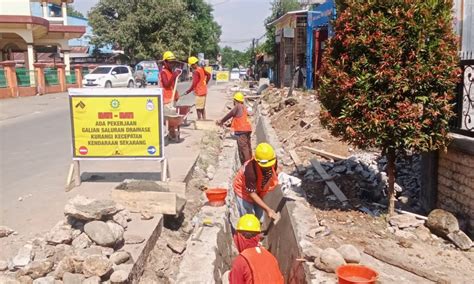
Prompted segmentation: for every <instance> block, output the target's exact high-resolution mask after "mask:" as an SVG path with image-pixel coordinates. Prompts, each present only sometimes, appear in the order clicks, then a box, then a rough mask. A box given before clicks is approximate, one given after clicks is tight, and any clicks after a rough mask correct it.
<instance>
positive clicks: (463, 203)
mask: <svg viewBox="0 0 474 284" xmlns="http://www.w3.org/2000/svg"><path fill="white" fill-rule="evenodd" d="M454 136H455V137H454V140H453V142H452V143H451V145H450V146H449V148H448V151H447V152H446V153H444V152H442V151H441V152H440V153H439V159H438V177H437V181H438V188H437V193H438V198H437V204H436V205H437V207H438V208H442V209H445V210H447V211H449V212H452V213H454V214H455V215H456V216H457V217H459V218H461V219H464V220H466V221H467V224H466V225H467V228H466V229H467V233H468V234H469V235H470V236H474V138H467V137H463V136H460V135H454Z"/></svg>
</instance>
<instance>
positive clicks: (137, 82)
mask: <svg viewBox="0 0 474 284" xmlns="http://www.w3.org/2000/svg"><path fill="white" fill-rule="evenodd" d="M135 87H136V88H146V81H143V80H135Z"/></svg>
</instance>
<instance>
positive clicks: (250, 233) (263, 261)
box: [229, 214, 284, 284]
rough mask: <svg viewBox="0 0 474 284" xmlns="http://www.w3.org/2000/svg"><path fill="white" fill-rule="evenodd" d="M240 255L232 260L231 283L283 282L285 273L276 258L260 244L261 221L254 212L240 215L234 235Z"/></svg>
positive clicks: (278, 283) (263, 283) (277, 283)
mask: <svg viewBox="0 0 474 284" xmlns="http://www.w3.org/2000/svg"><path fill="white" fill-rule="evenodd" d="M233 237H234V243H235V246H236V247H237V250H238V251H239V255H238V256H237V257H236V258H235V259H234V261H233V262H232V268H231V271H230V274H229V282H230V283H231V284H241V283H248V284H267V283H272V284H280V283H281V284H282V283H284V279H283V275H282V273H281V271H280V268H279V266H278V261H277V260H276V258H275V257H274V256H273V255H272V254H271V253H270V252H269V251H268V250H267V249H265V248H264V247H262V246H261V245H260V240H261V229H260V221H259V220H258V219H257V217H255V215H253V214H246V215H244V216H242V217H240V219H239V221H238V223H237V233H236V234H235V235H234V236H233Z"/></svg>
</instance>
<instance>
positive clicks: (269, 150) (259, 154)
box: [255, 143, 276, 168]
mask: <svg viewBox="0 0 474 284" xmlns="http://www.w3.org/2000/svg"><path fill="white" fill-rule="evenodd" d="M255 160H257V163H258V164H259V165H260V166H261V167H264V168H268V167H271V166H273V165H274V164H275V163H276V156H275V151H274V150H273V147H272V146H271V145H270V144H268V143H260V144H258V145H257V148H256V149H255Z"/></svg>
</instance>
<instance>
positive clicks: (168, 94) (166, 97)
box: [160, 68, 179, 105]
mask: <svg viewBox="0 0 474 284" xmlns="http://www.w3.org/2000/svg"><path fill="white" fill-rule="evenodd" d="M163 76H166V78H167V79H168V80H169V79H171V78H172V77H173V72H171V71H170V70H168V69H166V68H163V70H162V71H161V73H160V87H161V88H163V104H165V105H166V104H168V103H170V102H171V98H172V97H173V89H174V85H175V82H172V83H171V86H170V87H169V88H165V87H163V81H162V80H163ZM178 98H179V95H178V90H176V93H175V94H174V99H175V100H177V99H178Z"/></svg>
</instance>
